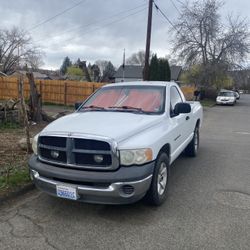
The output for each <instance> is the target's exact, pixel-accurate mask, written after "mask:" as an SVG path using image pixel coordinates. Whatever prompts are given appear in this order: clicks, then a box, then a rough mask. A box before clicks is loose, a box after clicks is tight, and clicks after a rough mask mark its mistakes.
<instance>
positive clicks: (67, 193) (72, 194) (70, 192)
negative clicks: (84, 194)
mask: <svg viewBox="0 0 250 250" xmlns="http://www.w3.org/2000/svg"><path fill="white" fill-rule="evenodd" d="M56 194H57V196H58V197H61V198H65V199H70V200H77V192H76V188H74V187H69V186H62V185H58V186H56Z"/></svg>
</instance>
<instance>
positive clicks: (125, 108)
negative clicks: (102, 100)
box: [108, 106, 145, 113]
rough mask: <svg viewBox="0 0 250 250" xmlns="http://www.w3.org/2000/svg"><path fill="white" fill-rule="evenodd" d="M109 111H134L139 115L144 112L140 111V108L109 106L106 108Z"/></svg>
mask: <svg viewBox="0 0 250 250" xmlns="http://www.w3.org/2000/svg"><path fill="white" fill-rule="evenodd" d="M108 108H109V109H119V110H124V111H132V112H133V111H136V112H140V113H145V111H144V110H142V109H141V108H137V107H131V106H110V107H108Z"/></svg>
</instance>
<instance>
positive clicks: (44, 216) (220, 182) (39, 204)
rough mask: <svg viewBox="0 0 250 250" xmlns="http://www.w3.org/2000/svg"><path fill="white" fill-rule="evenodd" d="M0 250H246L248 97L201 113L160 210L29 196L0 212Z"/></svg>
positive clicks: (249, 232)
mask: <svg viewBox="0 0 250 250" xmlns="http://www.w3.org/2000/svg"><path fill="white" fill-rule="evenodd" d="M0 249H1V250H5V249H11V250H13V249H25V250H26V249H192V250H193V249H213V250H214V249H237V250H238V249H250V96H249V95H248V96H247V95H244V96H242V98H241V100H240V101H239V103H238V104H237V105H236V106H235V107H220V106H218V107H213V108H208V109H206V111H205V120H204V124H203V128H202V131H201V146H200V152H199V156H198V157H197V158H195V159H191V158H186V157H184V156H181V157H180V158H179V159H178V160H177V161H176V162H175V163H174V164H173V166H172V175H171V180H170V185H169V196H168V200H167V202H166V203H165V204H164V205H163V206H161V207H157V208H156V207H150V206H147V205H146V204H145V203H143V202H138V203H136V204H133V205H129V206H105V205H89V204H83V203H77V202H71V201H66V200H61V199H57V198H53V197H50V196H48V195H46V194H44V193H41V192H39V191H37V190H34V191H32V192H30V193H28V194H26V195H25V196H23V197H19V198H17V199H15V200H14V201H11V202H10V203H8V204H4V205H2V206H1V207H0Z"/></svg>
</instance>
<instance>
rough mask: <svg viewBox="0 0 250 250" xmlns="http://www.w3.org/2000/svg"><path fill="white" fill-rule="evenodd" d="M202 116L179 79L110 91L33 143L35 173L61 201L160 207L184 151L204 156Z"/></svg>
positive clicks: (41, 186) (93, 98) (119, 86)
mask: <svg viewBox="0 0 250 250" xmlns="http://www.w3.org/2000/svg"><path fill="white" fill-rule="evenodd" d="M202 116H203V111H202V106H201V105H200V103H199V102H186V100H185V97H184V95H183V93H182V91H181V90H180V88H179V87H178V85H177V84H176V83H174V82H130V83H125V82H123V83H118V84H117V83H116V84H109V85H106V86H103V87H102V88H100V89H99V90H97V91H96V92H95V93H94V94H93V95H92V96H90V97H89V98H88V99H87V100H86V101H85V102H83V103H82V104H81V105H80V106H79V107H78V108H77V110H76V112H74V113H73V114H70V115H67V116H65V117H62V118H60V119H58V120H56V121H54V122H52V123H51V124H49V125H48V126H47V127H46V128H45V129H44V130H43V131H42V132H40V133H39V134H38V135H37V136H36V137H35V138H34V140H33V151H34V154H33V155H32V156H31V158H30V160H29V167H30V176H31V178H32V180H33V181H34V183H35V185H36V186H37V187H38V188H39V189H41V190H43V191H45V192H47V193H49V194H51V195H54V196H57V197H61V198H66V199H72V200H78V201H83V202H91V203H105V204H126V203H132V202H135V201H138V200H140V199H141V198H143V197H144V196H145V197H146V198H147V200H148V201H150V202H151V203H152V204H154V205H160V204H162V203H163V202H164V200H165V199H166V196H167V189H168V181H169V173H170V165H171V164H172V163H173V161H174V160H175V159H176V158H177V157H178V156H179V155H180V154H181V153H182V152H183V151H185V153H186V154H187V155H189V156H193V157H194V156H196V154H197V151H198V147H199V128H200V126H201V123H202Z"/></svg>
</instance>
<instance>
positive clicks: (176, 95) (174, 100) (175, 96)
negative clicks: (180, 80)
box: [170, 86, 183, 115]
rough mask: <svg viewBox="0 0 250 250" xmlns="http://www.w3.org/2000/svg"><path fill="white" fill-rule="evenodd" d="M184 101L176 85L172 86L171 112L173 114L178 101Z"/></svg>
mask: <svg viewBox="0 0 250 250" xmlns="http://www.w3.org/2000/svg"><path fill="white" fill-rule="evenodd" d="M179 102H183V100H182V98H181V95H180V93H179V91H178V89H177V88H176V87H174V86H172V87H171V88H170V114H171V115H173V111H174V107H175V105H176V104H177V103H179Z"/></svg>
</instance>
